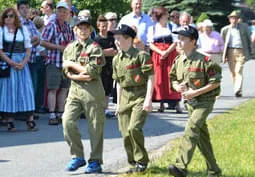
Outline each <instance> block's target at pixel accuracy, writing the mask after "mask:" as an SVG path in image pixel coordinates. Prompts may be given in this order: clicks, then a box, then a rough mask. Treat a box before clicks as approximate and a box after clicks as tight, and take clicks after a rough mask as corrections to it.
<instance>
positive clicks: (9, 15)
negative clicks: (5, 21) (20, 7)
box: [4, 14, 15, 18]
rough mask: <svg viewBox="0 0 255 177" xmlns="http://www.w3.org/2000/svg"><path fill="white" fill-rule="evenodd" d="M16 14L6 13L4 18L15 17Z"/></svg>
mask: <svg viewBox="0 0 255 177" xmlns="http://www.w3.org/2000/svg"><path fill="white" fill-rule="evenodd" d="M14 17H15V15H14V14H6V15H4V18H14Z"/></svg>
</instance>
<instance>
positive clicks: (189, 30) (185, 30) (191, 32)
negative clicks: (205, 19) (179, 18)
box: [173, 25, 198, 40]
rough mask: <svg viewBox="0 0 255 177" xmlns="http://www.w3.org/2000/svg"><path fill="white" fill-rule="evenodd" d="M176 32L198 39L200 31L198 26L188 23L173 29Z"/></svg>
mask: <svg viewBox="0 0 255 177" xmlns="http://www.w3.org/2000/svg"><path fill="white" fill-rule="evenodd" d="M173 33H174V34H180V35H183V36H186V37H192V38H194V39H196V40H197V39H198V31H197V29H196V28H194V27H193V26H190V25H186V26H183V27H180V28H178V29H177V31H173Z"/></svg>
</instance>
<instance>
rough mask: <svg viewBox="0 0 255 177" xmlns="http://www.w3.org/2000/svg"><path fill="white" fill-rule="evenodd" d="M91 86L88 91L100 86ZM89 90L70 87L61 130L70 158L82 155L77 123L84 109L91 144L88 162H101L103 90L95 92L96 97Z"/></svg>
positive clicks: (96, 89)
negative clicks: (68, 148)
mask: <svg viewBox="0 0 255 177" xmlns="http://www.w3.org/2000/svg"><path fill="white" fill-rule="evenodd" d="M90 84H92V83H90ZM92 88H94V89H93V91H91V89H90V92H97V91H100V88H101V87H98V86H97V85H96V84H95V87H93V86H92ZM90 92H89V91H87V90H85V89H82V88H77V87H71V89H70V91H69V95H68V97H67V100H66V104H65V112H64V114H63V117H62V118H63V131H64V137H65V140H66V141H67V143H68V145H69V146H70V151H71V155H72V158H76V157H84V152H83V145H82V141H81V134H80V132H79V130H78V126H77V124H78V120H79V119H80V115H81V113H82V112H84V111H85V114H86V119H87V121H88V131H89V139H90V145H91V153H90V159H89V162H92V161H98V162H99V163H101V164H102V163H103V160H102V158H103V157H102V156H103V136H104V135H103V132H104V121H105V113H104V108H105V99H104V92H102V93H100V92H97V93H98V94H97V95H98V97H94V96H93V95H95V94H90Z"/></svg>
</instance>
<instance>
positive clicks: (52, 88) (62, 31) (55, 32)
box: [41, 2, 74, 125]
mask: <svg viewBox="0 0 255 177" xmlns="http://www.w3.org/2000/svg"><path fill="white" fill-rule="evenodd" d="M56 9H57V10H56V18H55V19H54V20H52V21H51V22H50V23H49V24H48V25H47V26H46V27H45V29H44V31H43V34H42V38H43V39H42V41H41V45H42V46H43V47H45V48H46V49H47V58H46V87H47V89H48V98H47V100H48V108H49V112H50V117H49V125H58V123H59V121H58V118H59V119H61V117H62V113H63V112H64V101H65V99H66V95H67V91H68V88H69V85H70V80H69V79H68V78H64V77H63V75H62V63H63V60H62V55H63V51H64V49H65V48H66V46H67V44H68V43H69V42H71V41H73V40H74V33H73V31H72V29H71V28H70V26H69V24H68V23H67V22H66V21H65V20H66V17H67V15H68V14H69V12H70V11H69V7H68V4H67V3H66V2H59V3H57V7H56ZM56 99H57V100H56ZM56 103H57V105H56ZM56 108H58V109H57V110H56ZM55 111H56V113H55Z"/></svg>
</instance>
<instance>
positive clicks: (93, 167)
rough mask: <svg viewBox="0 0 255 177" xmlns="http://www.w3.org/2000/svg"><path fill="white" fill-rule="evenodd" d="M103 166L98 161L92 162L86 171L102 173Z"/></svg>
mask: <svg viewBox="0 0 255 177" xmlns="http://www.w3.org/2000/svg"><path fill="white" fill-rule="evenodd" d="M101 172H102V168H101V165H100V164H99V163H98V162H97V161H94V162H90V163H89V165H88V166H87V168H86V169H85V173H101Z"/></svg>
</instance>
